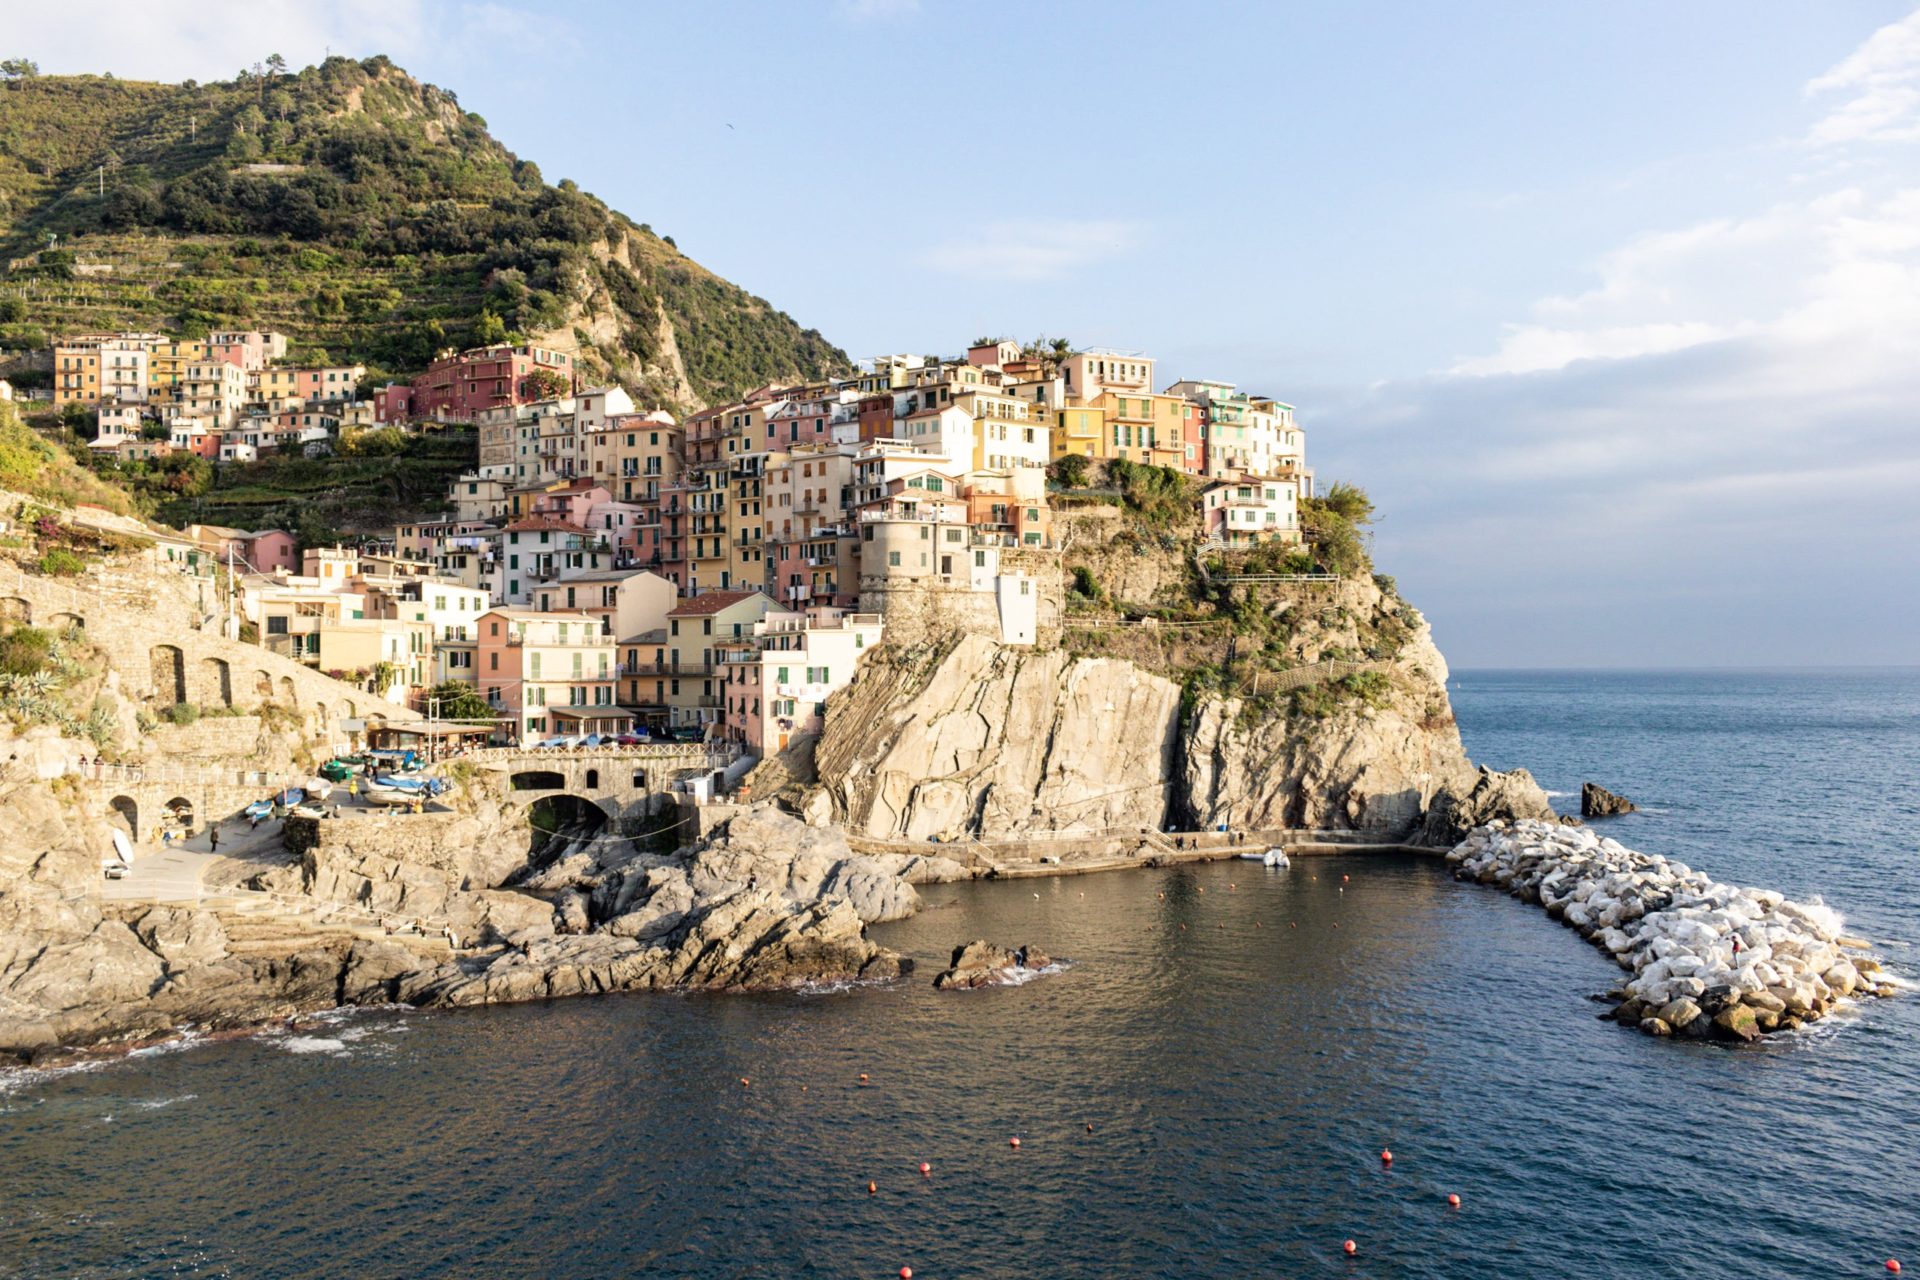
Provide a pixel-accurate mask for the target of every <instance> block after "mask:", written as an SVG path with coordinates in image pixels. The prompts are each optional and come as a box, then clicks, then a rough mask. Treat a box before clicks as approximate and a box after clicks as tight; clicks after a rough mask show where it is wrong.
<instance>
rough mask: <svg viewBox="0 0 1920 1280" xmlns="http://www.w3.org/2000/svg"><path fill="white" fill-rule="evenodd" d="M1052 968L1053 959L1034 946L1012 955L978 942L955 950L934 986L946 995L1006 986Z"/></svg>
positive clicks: (1004, 950)
mask: <svg viewBox="0 0 1920 1280" xmlns="http://www.w3.org/2000/svg"><path fill="white" fill-rule="evenodd" d="M1052 965H1053V959H1052V957H1050V956H1048V955H1047V953H1046V952H1044V951H1042V950H1040V948H1038V947H1036V946H1033V945H1031V944H1029V945H1027V946H1023V947H1021V948H1019V949H1018V950H1016V951H1008V950H1007V949H1006V948H1004V947H999V946H995V945H994V944H993V943H991V942H988V941H987V940H986V939H985V938H976V939H975V940H974V941H972V942H966V943H962V944H961V945H959V946H957V947H955V948H954V949H953V958H952V959H951V960H950V961H949V962H948V964H947V967H946V969H945V971H943V972H942V973H940V974H939V975H938V976H937V977H935V978H934V980H933V985H934V986H935V987H936V988H937V989H939V990H942V991H948V990H954V989H958V988H973V987H995V986H1004V985H1006V984H1008V983H1013V982H1019V981H1022V980H1023V979H1024V978H1025V977H1026V976H1027V975H1030V974H1032V973H1035V972H1037V971H1039V970H1041V969H1047V968H1051V967H1052Z"/></svg>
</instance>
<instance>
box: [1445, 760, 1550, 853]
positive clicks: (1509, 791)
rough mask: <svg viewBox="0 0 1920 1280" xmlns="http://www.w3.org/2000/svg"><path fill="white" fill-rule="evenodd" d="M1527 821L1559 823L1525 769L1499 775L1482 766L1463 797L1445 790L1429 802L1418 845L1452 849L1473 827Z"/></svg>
mask: <svg viewBox="0 0 1920 1280" xmlns="http://www.w3.org/2000/svg"><path fill="white" fill-rule="evenodd" d="M1527 818H1531V819H1535V820H1538V821H1541V822H1559V821H1560V816H1559V815H1558V814H1556V813H1555V812H1554V811H1553V805H1552V804H1551V803H1550V802H1549V801H1548V800H1547V793H1546V792H1545V791H1542V790H1541V789H1540V784H1539V783H1537V782H1535V781H1534V780H1533V775H1532V774H1531V773H1528V772H1527V771H1526V770H1525V769H1514V770H1511V771H1509V772H1506V773H1501V772H1499V771H1497V770H1494V769H1489V768H1487V767H1485V766H1484V765H1483V766H1481V768H1480V772H1479V774H1478V775H1477V776H1476V777H1475V778H1474V781H1473V785H1472V787H1470V788H1469V789H1468V790H1467V791H1466V793H1465V794H1464V795H1455V794H1454V793H1453V792H1452V791H1451V790H1448V791H1442V792H1441V793H1440V794H1438V795H1436V796H1435V797H1434V798H1433V803H1432V804H1430V805H1428V806H1427V818H1426V826H1425V829H1424V831H1423V833H1422V841H1423V843H1426V844H1430V845H1456V844H1459V843H1460V842H1461V841H1462V840H1464V839H1466V837H1467V833H1468V832H1470V831H1472V830H1473V829H1474V828H1476V827H1482V826H1485V825H1487V824H1488V823H1490V822H1513V821H1518V820H1521V819H1527Z"/></svg>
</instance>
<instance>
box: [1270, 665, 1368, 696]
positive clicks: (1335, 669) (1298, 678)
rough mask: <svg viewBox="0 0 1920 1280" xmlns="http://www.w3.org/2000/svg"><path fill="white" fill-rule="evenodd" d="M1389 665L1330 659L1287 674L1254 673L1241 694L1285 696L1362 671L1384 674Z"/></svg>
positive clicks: (1276, 672)
mask: <svg viewBox="0 0 1920 1280" xmlns="http://www.w3.org/2000/svg"><path fill="white" fill-rule="evenodd" d="M1392 665H1393V664H1392V663H1390V662H1341V661H1335V660H1331V659H1329V660H1328V661H1326V662H1315V663H1312V664H1310V665H1308V666H1304V667H1294V668H1292V669H1290V670H1287V671H1256V672H1254V673H1253V674H1252V675H1251V676H1248V677H1246V678H1245V679H1244V680H1242V682H1241V686H1240V692H1241V693H1243V694H1249V693H1250V694H1251V695H1252V696H1254V697H1259V696H1260V695H1261V694H1263V693H1285V692H1287V691H1289V690H1292V689H1304V688H1307V687H1308V686H1309V685H1316V684H1323V683H1325V682H1326V681H1328V680H1338V679H1341V678H1342V677H1344V676H1352V675H1359V674H1360V673H1361V672H1363V671H1385V670H1387V669H1388V668H1390V667H1391V666H1392Z"/></svg>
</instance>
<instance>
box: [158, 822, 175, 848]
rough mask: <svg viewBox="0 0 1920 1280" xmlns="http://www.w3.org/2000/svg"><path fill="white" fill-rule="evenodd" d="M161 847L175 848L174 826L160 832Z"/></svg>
mask: <svg viewBox="0 0 1920 1280" xmlns="http://www.w3.org/2000/svg"><path fill="white" fill-rule="evenodd" d="M160 847H161V848H162V849H171V848H173V828H172V827H168V828H167V829H166V830H164V831H162V832H161V833H160Z"/></svg>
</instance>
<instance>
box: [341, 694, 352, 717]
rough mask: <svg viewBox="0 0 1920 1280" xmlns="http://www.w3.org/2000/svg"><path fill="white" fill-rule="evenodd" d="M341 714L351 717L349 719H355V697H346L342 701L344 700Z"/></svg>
mask: <svg viewBox="0 0 1920 1280" xmlns="http://www.w3.org/2000/svg"><path fill="white" fill-rule="evenodd" d="M340 714H341V715H343V716H345V717H346V718H347V719H349V720H351V719H353V717H354V715H355V712H354V709H353V699H352V698H347V699H344V700H343V701H342V702H341V703H340Z"/></svg>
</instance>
